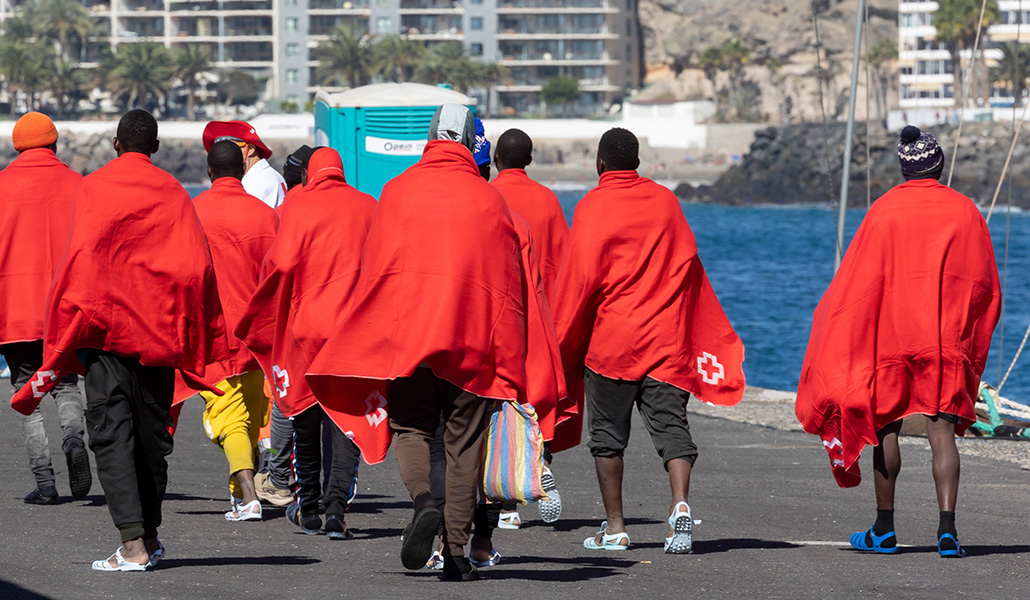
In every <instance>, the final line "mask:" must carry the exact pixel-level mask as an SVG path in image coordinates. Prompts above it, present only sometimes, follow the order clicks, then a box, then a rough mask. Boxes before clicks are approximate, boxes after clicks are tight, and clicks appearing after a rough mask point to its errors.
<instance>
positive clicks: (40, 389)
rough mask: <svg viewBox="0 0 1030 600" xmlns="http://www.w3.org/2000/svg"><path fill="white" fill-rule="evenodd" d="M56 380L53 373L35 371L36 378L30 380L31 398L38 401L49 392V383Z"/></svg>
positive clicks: (55, 375)
mask: <svg viewBox="0 0 1030 600" xmlns="http://www.w3.org/2000/svg"><path fill="white" fill-rule="evenodd" d="M56 379H57V374H55V373H54V372H53V371H37V372H36V378H35V379H33V380H32V397H33V398H35V399H37V400H39V399H41V398H42V397H43V396H45V395H46V393H47V392H48V391H50V383H52V382H53V381H55V380H56Z"/></svg>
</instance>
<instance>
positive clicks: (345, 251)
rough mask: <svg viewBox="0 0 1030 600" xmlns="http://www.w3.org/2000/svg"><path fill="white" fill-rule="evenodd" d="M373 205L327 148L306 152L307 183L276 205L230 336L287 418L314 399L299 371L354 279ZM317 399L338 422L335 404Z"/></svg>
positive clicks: (334, 318) (319, 344)
mask: <svg viewBox="0 0 1030 600" xmlns="http://www.w3.org/2000/svg"><path fill="white" fill-rule="evenodd" d="M375 210H376V201H375V199H374V198H372V196H369V195H368V194H365V193H362V192H359V191H358V190H356V189H354V188H353V187H351V186H350V185H348V184H347V183H346V181H345V179H344V175H343V164H342V162H341V161H340V155H339V154H338V153H337V152H336V151H335V150H333V149H330V148H321V149H319V150H317V151H316V152H315V153H314V154H312V155H311V160H310V161H309V163H308V183H307V185H305V186H304V188H303V189H301V190H300V191H297V192H295V193H293V195H292V196H291V197H290V200H289V201H288V202H286V203H284V204H283V205H282V206H281V207H280V210H279V217H280V223H279V233H278V235H277V236H276V238H275V242H274V243H273V244H272V247H271V249H270V250H269V251H268V254H267V255H266V256H265V260H264V264H263V265H262V269H261V271H262V274H261V283H260V284H259V285H258V289H257V292H255V293H254V296H253V298H251V300H250V304H249V305H248V306H247V310H246V312H245V313H244V316H243V318H242V319H241V320H240V324H239V326H238V327H237V328H236V335H237V336H238V337H239V338H240V339H242V340H243V342H244V343H245V344H246V345H247V348H248V349H250V351H251V352H252V353H253V354H254V355H255V356H256V357H257V359H258V362H259V363H260V364H261V368H262V370H263V371H264V372H265V377H267V378H268V381H269V382H270V384H271V385H270V388H271V391H272V396H273V399H274V400H275V402H276V404H277V405H278V406H279V410H281V411H282V412H283V414H284V415H286V416H287V417H292V416H295V415H298V414H300V413H302V412H304V411H305V410H307V409H308V408H311V407H312V406H313V405H314V404H315V401H316V399H315V396H314V394H312V392H311V388H309V387H308V384H307V382H306V381H305V380H304V373H305V372H307V369H308V365H309V364H310V363H311V359H313V358H314V357H315V355H316V354H317V353H318V351H319V349H320V348H321V347H322V344H324V343H325V340H326V337H327V336H328V335H329V334H330V333H332V332H333V331H334V329H335V325H336V324H337V323H338V321H339V318H340V315H341V314H342V309H343V306H344V304H346V303H347V301H348V298H349V297H350V294H351V291H352V289H353V287H354V283H355V281H357V277H358V270H359V267H360V261H361V248H362V246H363V245H364V243H365V236H367V235H368V228H369V226H370V225H371V224H372V215H373V214H374V213H375ZM320 404H322V407H323V408H324V409H325V410H326V412H327V413H328V414H329V416H330V417H332V418H333V420H334V421H336V422H337V423H339V414H338V413H339V411H338V410H337V409H336V408H335V405H334V404H333V403H332V402H331V401H328V400H326V399H322V401H321V402H320Z"/></svg>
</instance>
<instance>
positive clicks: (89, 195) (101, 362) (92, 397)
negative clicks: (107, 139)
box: [11, 110, 228, 571]
mask: <svg viewBox="0 0 1030 600" xmlns="http://www.w3.org/2000/svg"><path fill="white" fill-rule="evenodd" d="M114 146H115V150H116V151H117V152H118V158H116V159H114V160H113V161H111V162H110V163H108V164H107V165H106V166H104V167H103V168H101V169H99V170H98V171H96V172H94V173H92V174H90V175H88V176H87V177H85V178H84V179H83V180H82V183H81V184H80V185H79V189H78V191H77V192H76V194H75V204H74V208H73V211H72V229H71V235H70V237H69V239H68V246H67V248H66V250H65V253H64V255H63V257H62V258H61V262H60V264H59V265H58V266H57V269H56V272H55V276H54V282H53V285H52V287H51V290H50V295H49V297H48V300H47V312H46V325H45V329H44V357H43V367H42V368H41V369H40V370H39V371H38V372H37V373H36V376H35V378H34V379H33V381H31V382H30V383H29V384H28V385H25V386H24V387H22V389H21V390H19V391H18V393H17V394H15V396H14V398H12V400H11V404H12V406H14V408H15V409H17V410H19V411H21V412H23V413H28V412H31V411H32V410H33V409H34V408H35V407H36V405H37V404H38V403H39V400H40V398H41V397H42V395H43V394H44V393H46V392H47V390H48V389H49V388H50V387H52V386H53V384H54V382H56V381H58V380H59V379H60V377H61V376H62V375H63V374H64V373H66V372H71V371H76V372H80V373H81V372H84V373H85V389H86V423H87V426H88V428H89V432H90V435H89V445H90V448H91V449H92V450H93V454H94V456H95V458H96V463H97V473H98V475H99V477H100V483H101V484H102V486H103V488H104V495H105V496H106V497H107V505H108V509H109V510H110V512H111V516H112V518H113V520H114V523H115V526H116V527H117V528H118V530H119V532H120V533H121V540H122V547H121V548H120V549H119V550H118V551H117V552H115V554H114V555H112V556H111V557H110V558H109V559H107V560H98V561H96V562H94V563H93V569H94V570H98V571H143V570H146V569H147V568H149V567H152V566H153V565H154V564H156V563H157V561H159V560H160V559H161V558H162V557H163V556H164V553H165V550H164V546H163V545H161V543H160V541H159V540H158V538H157V528H158V526H159V525H160V524H161V502H162V499H163V497H164V492H165V486H166V484H167V480H168V478H167V471H168V463H167V460H166V457H167V455H168V454H170V453H171V451H172V435H171V433H170V432H169V430H168V426H169V424H170V421H171V419H170V417H169V413H168V411H169V408H170V407H171V404H172V395H173V391H174V385H175V383H174V369H179V370H180V371H182V372H183V375H184V376H185V377H186V378H187V380H188V381H190V382H191V383H193V384H195V385H197V386H198V387H200V388H203V387H204V385H203V384H202V382H200V380H199V378H201V377H203V376H204V373H205V369H206V367H207V365H208V364H211V363H213V362H216V361H219V360H223V359H226V358H227V356H228V354H227V348H226V342H225V325H224V320H223V318H222V309H221V304H220V302H219V300H218V289H217V287H216V284H215V275H214V270H213V268H212V264H211V253H210V251H209V250H208V245H207V239H206V237H205V235H204V230H203V228H202V227H201V225H200V221H199V220H198V219H197V213H196V211H194V209H193V203H192V202H191V201H190V196H189V194H188V193H187V192H186V190H185V189H183V187H182V186H181V185H179V183H178V182H177V181H176V180H175V179H174V178H173V177H172V176H171V175H169V174H168V173H166V172H164V171H162V170H161V169H159V168H157V167H155V166H154V165H153V164H152V163H151V161H150V155H152V154H153V153H155V152H157V149H158V140H157V121H155V120H154V117H153V116H151V115H150V113H148V112H146V111H143V110H132V111H129V112H128V113H126V114H125V115H124V116H123V117H122V118H121V121H119V123H118V131H117V137H115V140H114ZM144 465H145V467H144Z"/></svg>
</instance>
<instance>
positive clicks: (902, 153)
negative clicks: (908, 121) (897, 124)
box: [898, 125, 944, 178]
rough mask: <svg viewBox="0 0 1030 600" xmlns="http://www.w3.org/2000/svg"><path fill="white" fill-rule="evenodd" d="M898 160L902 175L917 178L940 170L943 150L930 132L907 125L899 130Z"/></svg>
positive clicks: (942, 162) (942, 163) (942, 161)
mask: <svg viewBox="0 0 1030 600" xmlns="http://www.w3.org/2000/svg"><path fill="white" fill-rule="evenodd" d="M898 160H899V161H900V162H901V173H902V174H903V175H905V176H906V177H910V178H913V177H915V178H918V177H920V176H925V175H929V174H931V173H935V172H937V171H940V170H941V169H942V168H943V167H944V151H943V150H942V149H941V145H940V144H938V143H937V138H935V137H933V134H932V133H930V132H928V131H920V130H919V128H918V127H915V126H913V125H908V126H907V127H905V128H904V129H902V130H901V139H900V140H899V141H898Z"/></svg>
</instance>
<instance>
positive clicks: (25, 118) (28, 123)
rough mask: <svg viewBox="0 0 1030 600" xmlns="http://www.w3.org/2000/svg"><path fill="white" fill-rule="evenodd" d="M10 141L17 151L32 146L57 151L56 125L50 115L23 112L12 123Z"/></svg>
mask: <svg viewBox="0 0 1030 600" xmlns="http://www.w3.org/2000/svg"><path fill="white" fill-rule="evenodd" d="M11 141H12V142H13V143H14V149H15V150H17V151H18V152H24V151H26V150H32V149H33V148H47V149H49V150H52V151H54V152H57V127H55V126H54V122H53V121H51V120H50V117H48V116H46V115H44V114H43V113H38V112H29V113H25V114H24V115H22V117H21V118H20V119H18V122H17V123H15V124H14V131H12V132H11Z"/></svg>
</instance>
